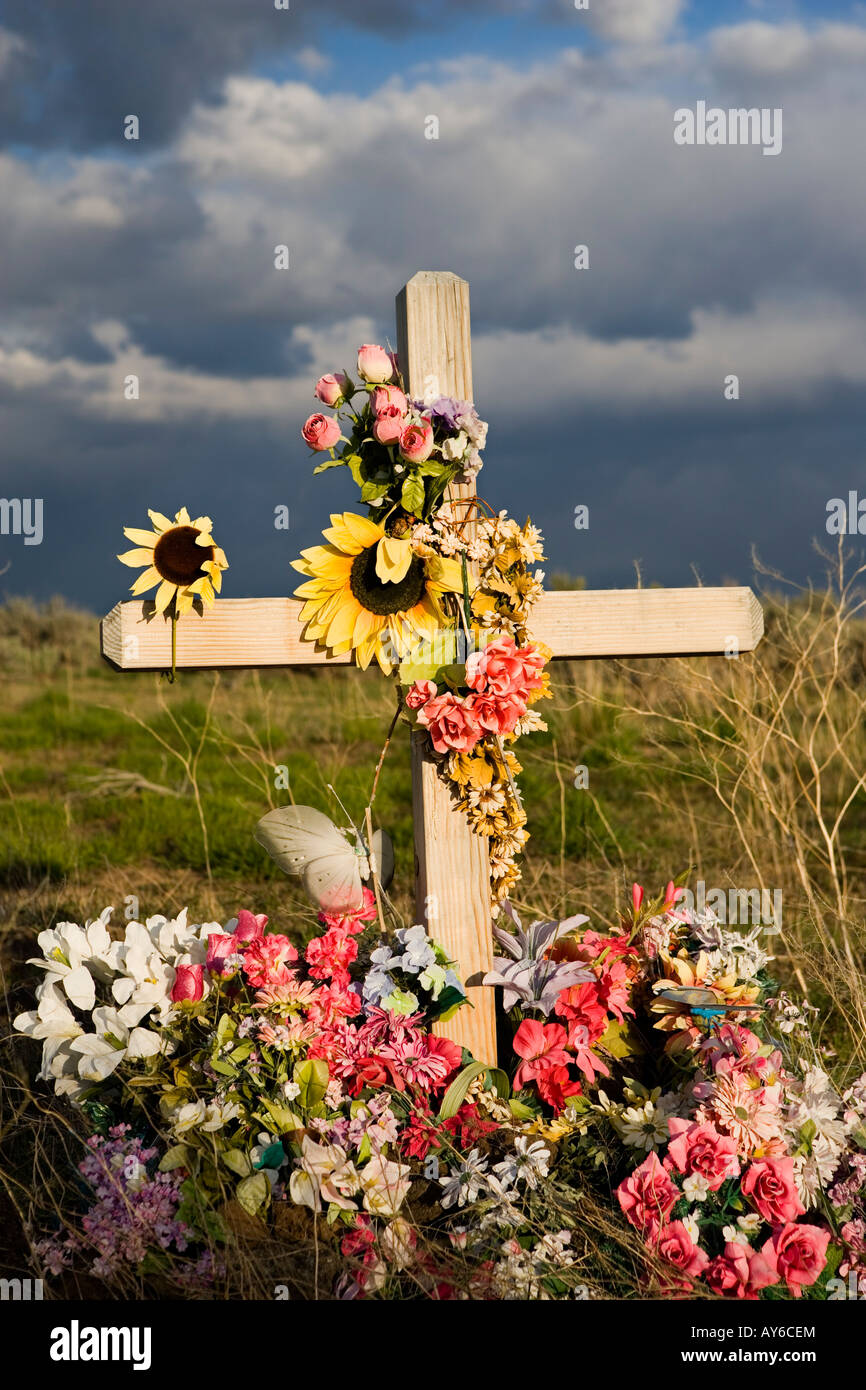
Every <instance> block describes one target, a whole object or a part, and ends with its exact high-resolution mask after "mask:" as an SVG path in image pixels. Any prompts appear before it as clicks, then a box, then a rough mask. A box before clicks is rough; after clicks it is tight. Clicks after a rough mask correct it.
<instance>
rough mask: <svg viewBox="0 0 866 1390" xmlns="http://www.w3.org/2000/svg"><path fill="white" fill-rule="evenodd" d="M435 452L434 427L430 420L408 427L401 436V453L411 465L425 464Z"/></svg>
mask: <svg viewBox="0 0 866 1390" xmlns="http://www.w3.org/2000/svg"><path fill="white" fill-rule="evenodd" d="M432 452H433V426H432V425H431V424H430V421H429V420H422V421H421V423H420V425H407V426H406V428H405V429H404V430H403V432H402V434H401V435H400V453H401V454H402V456H403V458H404V459H407V460H408V461H409V463H423V462H424V460H425V459H427V458H429V457H430V455H431V454H432Z"/></svg>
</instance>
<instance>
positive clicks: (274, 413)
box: [0, 0, 866, 611]
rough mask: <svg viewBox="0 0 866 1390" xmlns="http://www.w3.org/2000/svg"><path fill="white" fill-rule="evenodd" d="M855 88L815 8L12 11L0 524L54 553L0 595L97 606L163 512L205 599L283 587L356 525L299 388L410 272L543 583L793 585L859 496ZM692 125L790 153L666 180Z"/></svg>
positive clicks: (338, 362) (377, 331)
mask: <svg viewBox="0 0 866 1390" xmlns="http://www.w3.org/2000/svg"><path fill="white" fill-rule="evenodd" d="M864 77H866V5H863V4H851V3H836V0H820V2H819V0H808V3H806V0H802V3H799V4H798V3H784V0H779V3H777V0H730V3H726V0H691V4H689V3H686V0H589V8H588V9H587V10H577V9H576V8H575V5H574V0H400V3H394V2H393V0H328V3H327V4H325V3H322V0H315V3H314V0H291V6H290V9H289V10H288V11H286V10H277V9H275V8H274V3H273V0H184V3H183V4H178V3H177V0H146V3H144V0H77V3H75V4H74V5H73V4H70V3H69V0H41V2H40V3H39V4H34V3H33V0H3V5H2V7H0V130H2V137H3V139H2V150H0V286H2V289H0V296H2V313H0V494H2V495H3V496H5V497H6V498H41V499H43V505H44V539H43V542H42V544H41V545H39V546H25V545H24V543H23V537H20V536H14V535H10V536H0V568H2V567H3V566H4V565H6V566H8V568H7V569H6V572H5V574H3V576H2V578H0V591H5V592H6V593H29V594H32V595H35V596H37V597H47V596H49V595H50V594H52V593H63V594H65V595H66V596H67V597H69V598H70V599H73V600H75V601H77V602H80V603H83V604H86V605H87V606H89V607H91V608H93V609H95V610H100V611H105V610H107V609H108V608H109V607H110V606H111V605H112V603H113V602H114V601H115V600H116V599H117V598H118V597H122V596H123V595H124V594H125V591H126V586H127V585H128V584H129V582H130V578H131V576H130V574H129V572H128V571H127V570H125V569H123V568H122V567H121V566H120V565H118V564H117V562H116V560H115V559H114V555H115V553H116V551H117V550H118V549H119V548H122V546H123V545H124V544H125V543H124V542H123V538H122V535H121V528H122V526H123V525H141V524H142V523H143V521H144V519H145V516H146V509H147V507H155V508H158V509H159V510H161V511H164V512H167V511H174V510H176V509H177V507H179V506H180V505H182V504H185V505H187V506H189V507H190V508H191V509H192V510H193V512H194V513H198V512H207V513H208V514H210V515H211V516H212V517H213V518H214V524H215V534H216V536H217V539H218V540H219V542H220V543H221V544H222V545H223V546H224V548H225V549H226V550H227V551H228V555H229V560H230V562H231V570H230V573H229V575H228V576H227V578H226V592H227V593H228V594H231V595H246V594H254V593H260V594H279V593H285V592H288V591H289V589H290V586H292V583H293V579H292V574H293V572H292V571H291V570H290V569H289V561H290V560H291V559H292V557H293V556H294V555H295V554H296V552H297V550H298V549H299V548H300V547H301V546H302V545H309V544H311V543H313V541H314V539H315V535H316V532H317V530H318V529H319V528H320V526H321V525H322V524H323V523H324V522H325V520H326V515H327V513H328V511H329V510H332V509H333V507H334V506H340V505H343V504H345V505H347V506H348V505H352V504H353V503H354V501H355V498H354V495H353V489H352V486H351V483H350V480H349V479H348V476H347V475H345V474H344V472H343V471H342V470H335V472H334V473H330V474H328V475H326V478H324V479H323V478H318V479H315V480H314V479H313V478H312V476H311V465H310V462H309V456H308V453H307V450H306V448H305V446H304V445H303V444H302V442H301V440H300V437H299V430H300V426H301V425H302V423H303V421H304V419H305V418H306V416H307V414H309V412H310V410H311V409H312V408H313V403H312V400H311V388H312V383H313V381H314V380H315V378H316V377H317V376H318V375H319V374H320V373H321V372H323V371H328V370H334V369H340V368H341V367H343V366H344V365H351V362H352V354H353V349H354V348H355V347H356V345H357V344H358V343H360V342H365V341H381V340H384V339H385V338H391V339H392V340H393V337H394V324H393V302H394V296H395V294H396V292H397V291H398V290H399V288H400V286H401V285H402V284H403V282H404V281H405V280H406V279H408V278H409V277H410V276H411V275H412V274H413V273H414V272H415V271H416V270H419V269H429V270H453V271H456V272H457V273H458V274H460V275H463V276H465V277H466V278H467V279H468V280H469V281H470V285H471V296H472V312H473V340H474V373H475V396H476V402H477V404H478V407H479V410H480V412H481V414H482V415H483V416H484V417H485V418H486V419H487V420H489V422H490V435H489V443H488V449H487V452H486V455H485V471H484V472H483V473H482V475H481V481H480V488H481V491H482V492H483V493H484V495H485V496H486V497H487V498H488V499H489V500H491V501H493V502H494V503H495V504H497V505H500V506H505V507H507V508H508V509H509V510H510V511H512V512H513V513H514V514H515V515H517V516H519V517H521V519H522V517H523V516H524V515H525V514H526V513H527V512H530V513H531V514H532V516H533V519H534V520H536V521H537V522H538V523H539V524H540V525H541V527H542V529H543V530H544V532H545V535H546V537H547V543H548V553H549V557H550V563H549V565H548V571H549V572H550V571H553V570H563V571H568V572H570V573H572V574H581V575H584V576H585V577H586V578H587V580H588V582H589V584H590V585H591V586H593V587H601V586H617V585H626V586H627V585H630V584H631V583H633V581H634V569H633V562H634V561H635V560H636V559H639V560H640V561H641V562H642V570H643V574H644V578H645V580H646V581H647V582H651V581H660V582H663V583H666V584H688V583H692V582H693V569H692V567H693V566H695V567H696V568H697V570H698V572H699V573H700V575H701V576H702V578H703V579H704V580H705V581H706V582H708V583H718V582H721V581H723V580H726V579H735V580H737V581H739V582H742V583H746V582H749V581H750V578H751V570H750V559H749V555H750V547H751V545H752V544H753V543H754V544H756V545H757V546H758V548H759V551H760V553H761V555H762V557H763V558H764V559H765V560H766V561H767V562H769V563H772V564H773V565H775V566H778V567H780V568H781V569H783V570H784V571H785V572H786V573H788V574H790V575H791V576H793V577H795V578H797V579H803V578H805V577H806V576H807V575H808V574H810V573H811V574H813V575H816V576H817V575H818V574H819V573H820V570H821V566H820V563H819V562H818V561H817V559H816V557H815V556H814V554H813V552H812V548H811V547H812V540H813V538H814V537H816V536H819V537H820V536H821V535H822V534H823V538H824V541H825V542H826V540H827V537H826V534H824V523H825V515H826V503H827V500H828V498H830V497H833V496H838V495H847V493H848V491H849V489H856V488H858V487H859V488H860V489H861V491H862V493H863V495H864V496H866V470H864V467H863V460H864V446H863V428H864V423H866V418H864V417H866V410H864V404H863V401H864V392H863V387H864V379H866V238H864V233H863V228H864V224H866V180H864V176H863V171H864V165H863V149H864V145H866V81H864ZM699 101H706V102H707V103H708V104H709V105H711V106H712V105H716V106H720V107H722V108H725V109H727V108H729V107H737V106H749V107H752V106H755V107H759V108H763V107H766V108H781V109H782V111H783V148H782V152H781V153H780V154H779V155H778V156H777V157H767V156H764V155H763V154H762V152H761V149H760V148H758V147H749V146H734V147H711V146H703V147H701V146H678V145H677V144H675V142H674V139H673V130H674V115H673V113H674V111H675V110H676V109H677V108H679V107H684V106H690V107H693V108H694V107H695V105H696V103H697V102H699ZM130 114H135V115H137V116H138V118H139V122H140V139H139V140H138V141H137V142H132V141H127V140H125V139H124V138H123V130H124V118H125V117H126V116H128V115H130ZM430 115H436V116H437V117H438V120H439V139H438V140H429V139H426V138H425V121H426V118H427V117H428V116H430ZM281 243H285V244H286V245H288V246H289V248H290V269H289V270H287V271H278V270H276V269H275V268H274V247H275V246H276V245H277V244H281ZM578 244H586V245H588V247H589V268H588V269H586V270H580V271H579V270H576V269H575V267H574V248H575V246H576V245H578ZM131 373H136V374H137V375H138V376H139V378H140V383H141V396H140V399H139V400H138V401H127V400H125V399H124V391H123V383H124V378H125V377H126V376H127V375H129V374H131ZM729 374H736V375H737V376H738V378H739V381H740V399H739V400H736V401H731V400H726V399H725V397H724V382H725V378H726V377H727V376H728V375H729ZM280 504H286V505H288V506H289V508H290V511H291V521H292V525H291V529H290V531H289V532H288V533H286V532H285V531H276V530H275V529H274V527H273V516H274V508H275V506H278V505H280ZM578 504H586V505H588V506H589V508H590V527H589V530H588V531H576V530H575V529H574V526H573V515H574V509H575V506H577V505H578Z"/></svg>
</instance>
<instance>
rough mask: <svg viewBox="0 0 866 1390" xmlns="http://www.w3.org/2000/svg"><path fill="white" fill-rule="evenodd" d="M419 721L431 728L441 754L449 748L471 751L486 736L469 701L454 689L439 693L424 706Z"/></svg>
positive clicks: (431, 733)
mask: <svg viewBox="0 0 866 1390" xmlns="http://www.w3.org/2000/svg"><path fill="white" fill-rule="evenodd" d="M418 723H419V724H421V725H423V727H424V728H425V729H429V731H430V738H431V740H432V743H433V747H434V748H435V749H436V752H437V753H447V752H448V751H449V749H454V751H455V752H457V753H468V752H469V750H470V749H471V748H474V747H475V745H476V743H477V742H478V740H479V739H480V738H481V736H482V730H481V728H480V727H479V724H478V721H477V719H476V718H475V716H474V715H473V713H472V711H471V709H469V708H468V707H467V704H466V702H465V701H464V700H461V699H460V698H459V697H458V696H457V695H452V694H451V693H450V692H447V693H446V694H445V695H435V696H433V698H432V699H430V700H428V701H427V702H426V704H424V705H422V707H421V708H420V709H419V711H418Z"/></svg>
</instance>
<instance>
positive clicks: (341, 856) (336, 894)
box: [303, 841, 363, 913]
mask: <svg viewBox="0 0 866 1390" xmlns="http://www.w3.org/2000/svg"><path fill="white" fill-rule="evenodd" d="M303 882H304V888H305V889H306V890H307V893H308V894H309V895H310V897H311V898H312V899H313V902H315V903H318V905H319V909H320V910H321V911H322V912H332V913H336V912H350V911H353V910H354V909H355V908H356V907H360V906H361V903H362V901H363V888H362V885H361V867H360V862H359V859H358V856H357V854H356V853H355V851H354V850H353V849H352V846H351V845H349V844H346V843H345V841H344V848H343V849H342V850H339V851H337V852H335V853H331V854H325V855H322V856H321V858H318V859H312V860H311V861H310V863H309V864H308V865H307V866H306V868H305V869H304V870H303Z"/></svg>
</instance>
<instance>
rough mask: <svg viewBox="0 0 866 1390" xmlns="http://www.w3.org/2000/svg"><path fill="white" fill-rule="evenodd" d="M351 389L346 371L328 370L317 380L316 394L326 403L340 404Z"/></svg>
mask: <svg viewBox="0 0 866 1390" xmlns="http://www.w3.org/2000/svg"><path fill="white" fill-rule="evenodd" d="M348 389H349V378H348V377H347V376H346V373H345V372H327V373H326V374H325V376H320V377H319V380H318V381H317V382H316V395H317V396H318V398H319V400H320V401H322V402H323V404H324V405H330V406H335V405H339V404H340V402H341V401H343V400H344V399H345V396H346V392H347V390H348Z"/></svg>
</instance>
